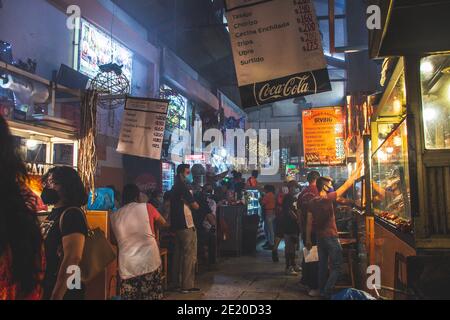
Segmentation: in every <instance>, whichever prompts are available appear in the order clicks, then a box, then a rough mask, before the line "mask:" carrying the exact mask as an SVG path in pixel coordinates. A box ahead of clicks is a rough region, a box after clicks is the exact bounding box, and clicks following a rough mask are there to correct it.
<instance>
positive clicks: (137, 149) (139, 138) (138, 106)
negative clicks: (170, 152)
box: [117, 97, 169, 160]
mask: <svg viewBox="0 0 450 320" xmlns="http://www.w3.org/2000/svg"><path fill="white" fill-rule="evenodd" d="M168 107H169V101H167V100H157V99H146V98H145V99H144V98H132V97H128V98H127V101H126V104H125V112H124V114H123V121H122V130H121V132H120V138H119V145H118V147H117V152H119V153H123V154H129V155H134V156H138V157H143V158H151V159H157V160H160V159H161V150H162V144H163V140H164V130H165V127H166V119H167V111H168Z"/></svg>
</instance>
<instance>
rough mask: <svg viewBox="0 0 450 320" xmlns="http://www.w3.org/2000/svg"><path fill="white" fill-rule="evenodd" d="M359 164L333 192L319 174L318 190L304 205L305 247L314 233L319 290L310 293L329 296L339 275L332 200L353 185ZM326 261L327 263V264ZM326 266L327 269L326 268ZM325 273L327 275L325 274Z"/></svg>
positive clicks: (340, 248) (336, 235)
mask: <svg viewBox="0 0 450 320" xmlns="http://www.w3.org/2000/svg"><path fill="white" fill-rule="evenodd" d="M361 166H362V164H361V163H359V164H358V169H357V170H355V171H354V173H353V174H352V175H351V176H350V178H349V179H348V180H347V181H346V182H345V183H344V184H343V185H342V186H341V187H340V188H339V189H337V190H336V191H335V192H331V193H330V190H331V188H332V182H331V180H329V179H327V178H325V177H320V178H318V179H317V180H316V188H317V192H318V193H319V195H318V196H316V197H314V198H313V199H312V200H310V201H309V202H308V204H307V205H306V210H307V221H306V244H305V246H306V248H307V249H308V250H311V248H312V246H313V242H312V241H313V240H312V233H313V232H314V233H315V236H316V240H317V247H318V251H319V277H318V280H319V286H318V287H319V292H317V291H314V292H310V293H309V294H310V295H311V296H318V295H320V296H322V297H324V298H326V299H329V298H331V295H332V294H333V290H334V286H335V284H336V281H337V280H338V278H339V275H340V273H341V268H342V262H343V258H342V247H341V245H340V243H339V236H338V231H337V227H336V218H335V210H334V202H335V201H336V200H339V199H341V198H342V197H343V195H344V194H345V192H347V190H348V189H349V188H350V187H351V186H352V185H353V183H354V182H355V180H356V179H357V177H358V175H359V173H360V171H361V170H360V169H361ZM313 224H314V227H313ZM329 261H330V264H329V263H328V262H329ZM328 266H330V270H328ZM328 271H329V272H328ZM328 273H329V276H327V274H328Z"/></svg>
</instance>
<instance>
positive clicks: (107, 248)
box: [59, 207, 116, 283]
mask: <svg viewBox="0 0 450 320" xmlns="http://www.w3.org/2000/svg"><path fill="white" fill-rule="evenodd" d="M70 209H76V210H78V211H80V212H81V213H82V215H83V218H84V221H85V222H86V226H87V228H88V234H87V236H86V239H85V242H84V250H83V257H82V259H81V263H80V269H81V280H82V281H83V282H84V283H89V282H90V281H92V280H93V279H95V278H96V277H97V276H98V275H99V274H100V273H101V272H103V271H104V270H105V269H106V268H107V267H108V266H109V264H111V263H112V262H113V261H114V260H115V259H116V254H115V252H114V250H113V248H112V245H111V244H110V242H109V241H108V239H107V238H106V236H105V233H104V232H103V230H101V229H100V228H95V229H91V228H89V224H88V222H87V218H86V214H85V213H84V211H83V210H81V209H80V208H77V207H73V208H68V209H66V210H65V211H64V212H63V214H62V215H61V217H60V220H59V228H60V230H62V221H63V217H64V215H65V213H66V212H67V211H68V210H70Z"/></svg>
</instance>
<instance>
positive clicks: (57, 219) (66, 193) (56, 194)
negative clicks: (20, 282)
mask: <svg viewBox="0 0 450 320" xmlns="http://www.w3.org/2000/svg"><path fill="white" fill-rule="evenodd" d="M43 185H44V190H43V192H42V195H41V197H42V200H43V201H44V203H45V204H47V205H53V206H54V209H53V211H52V212H51V214H50V215H49V217H48V218H47V220H46V222H45V223H44V225H43V228H44V230H45V232H44V238H45V241H44V244H45V256H46V261H47V268H46V272H45V280H44V298H45V299H51V300H83V299H84V288H83V287H81V288H74V289H69V288H68V286H67V279H68V278H69V277H70V276H71V275H72V274H73V271H72V272H69V273H68V268H69V267H71V268H73V266H78V265H79V264H80V262H81V258H82V256H83V249H84V243H85V237H86V236H87V232H88V227H87V224H86V218H85V216H84V212H83V211H82V210H81V207H82V206H84V205H85V204H86V203H87V194H86V189H85V187H84V185H83V183H82V182H81V179H80V176H79V175H78V173H77V172H76V171H75V170H74V169H72V168H69V167H56V168H53V169H51V170H50V171H49V172H48V173H47V174H46V175H45V176H44V178H43ZM69 270H70V269H69ZM74 284H76V282H74Z"/></svg>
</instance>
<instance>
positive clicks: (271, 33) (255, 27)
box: [226, 0, 331, 108]
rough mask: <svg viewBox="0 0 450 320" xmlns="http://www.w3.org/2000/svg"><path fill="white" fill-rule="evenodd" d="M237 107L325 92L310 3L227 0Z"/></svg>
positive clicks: (303, 0)
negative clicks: (238, 104) (236, 85)
mask: <svg viewBox="0 0 450 320" xmlns="http://www.w3.org/2000/svg"><path fill="white" fill-rule="evenodd" d="M226 7H227V8H226V10H227V13H226V16H227V19H228V26H229V31H230V36H231V44H232V49H233V57H234V63H235V66H236V74H237V78H238V84H239V88H240V92H241V98H242V104H243V107H244V108H246V107H253V106H257V105H262V104H267V103H272V102H275V101H280V100H285V99H291V98H295V97H299V96H305V95H311V94H316V93H319V92H325V91H330V90H331V84H330V79H329V75H328V71H327V69H326V66H327V62H326V59H325V56H324V54H323V47H322V37H321V35H320V31H319V25H318V23H317V17H316V14H315V10H314V4H313V3H312V1H311V0H266V1H261V0H259V1H258V0H253V1H252V0H227V1H226Z"/></svg>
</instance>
